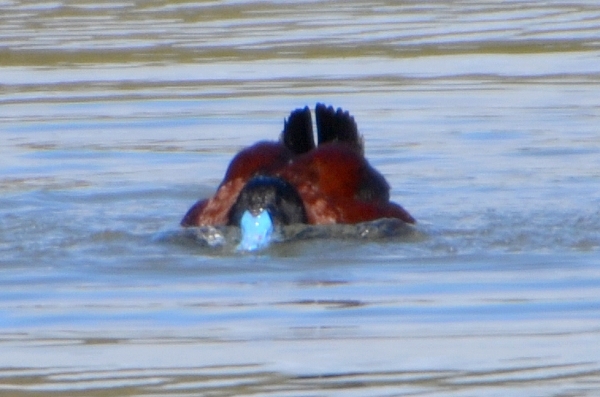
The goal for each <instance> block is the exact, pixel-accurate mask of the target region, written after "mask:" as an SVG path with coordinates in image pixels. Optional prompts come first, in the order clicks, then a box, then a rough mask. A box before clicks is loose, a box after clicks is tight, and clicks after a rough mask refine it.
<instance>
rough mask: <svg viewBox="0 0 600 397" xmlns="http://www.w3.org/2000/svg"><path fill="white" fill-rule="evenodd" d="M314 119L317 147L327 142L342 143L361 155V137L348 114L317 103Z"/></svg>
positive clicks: (352, 118)
mask: <svg viewBox="0 0 600 397" xmlns="http://www.w3.org/2000/svg"><path fill="white" fill-rule="evenodd" d="M315 118H316V119H317V136H318V142H319V145H321V144H323V143H327V142H344V143H345V144H348V145H349V146H350V147H352V148H353V149H354V150H356V151H357V152H358V153H361V154H362V153H363V141H362V137H361V136H360V135H359V134H358V127H357V126H356V122H355V121H354V117H352V116H351V115H350V113H348V112H345V111H343V110H342V109H341V108H338V109H337V110H335V109H334V108H333V106H329V107H327V106H325V105H323V104H322V103H317V106H316V108H315Z"/></svg>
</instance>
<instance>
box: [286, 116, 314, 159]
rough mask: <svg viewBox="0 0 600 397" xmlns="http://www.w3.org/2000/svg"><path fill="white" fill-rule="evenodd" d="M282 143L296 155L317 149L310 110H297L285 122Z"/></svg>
mask: <svg viewBox="0 0 600 397" xmlns="http://www.w3.org/2000/svg"><path fill="white" fill-rule="evenodd" d="M281 141H282V142H283V144H284V145H285V146H286V147H287V148H288V149H290V150H291V151H292V153H294V154H302V153H306V152H309V151H311V150H312V149H314V148H315V140H314V138H313V128H312V118H311V117H310V109H309V108H308V106H306V107H305V108H304V109H296V110H294V111H293V112H292V113H290V117H288V119H287V120H284V123H283V132H282V133H281Z"/></svg>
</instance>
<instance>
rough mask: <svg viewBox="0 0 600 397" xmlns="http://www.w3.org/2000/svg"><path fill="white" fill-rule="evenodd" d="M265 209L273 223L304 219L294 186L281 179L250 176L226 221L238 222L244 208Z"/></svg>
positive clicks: (279, 224) (252, 209)
mask: <svg viewBox="0 0 600 397" xmlns="http://www.w3.org/2000/svg"><path fill="white" fill-rule="evenodd" d="M265 210H266V211H267V212H268V213H269V215H270V216H271V219H272V221H273V223H274V224H275V225H276V226H281V225H290V224H293V223H307V217H306V211H305V210H304V204H303V203H302V199H301V198H300V196H299V195H298V192H297V191H296V189H295V188H294V187H293V186H292V185H290V184H289V183H288V182H286V181H284V180H283V179H280V178H276V177H270V176H256V177H254V178H252V179H251V180H250V181H248V183H246V186H244V188H243V189H242V191H241V192H240V194H239V196H238V198H237V200H236V202H235V204H234V205H233V207H231V210H230V211H229V225H235V226H239V225H240V221H241V219H242V216H243V215H244V212H246V211H249V212H250V213H252V214H253V215H257V214H258V213H260V212H262V211H265Z"/></svg>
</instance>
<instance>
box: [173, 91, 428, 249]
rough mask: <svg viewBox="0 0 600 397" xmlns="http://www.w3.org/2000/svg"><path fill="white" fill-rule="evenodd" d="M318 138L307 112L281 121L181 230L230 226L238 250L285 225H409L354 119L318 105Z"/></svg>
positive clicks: (238, 160) (235, 163)
mask: <svg viewBox="0 0 600 397" xmlns="http://www.w3.org/2000/svg"><path fill="white" fill-rule="evenodd" d="M315 124H316V130H317V133H316V138H317V141H316V143H315V137H314V133H313V124H312V115H311V111H310V108H309V107H308V106H306V107H304V108H298V109H296V110H293V111H292V112H291V113H290V115H289V117H288V118H287V119H284V126H283V131H282V132H281V134H280V137H279V139H278V140H276V141H259V142H257V143H255V144H253V145H251V146H249V147H246V148H244V149H242V150H241V151H239V152H238V153H237V154H236V155H235V156H234V157H233V159H232V160H231V162H230V163H229V166H228V168H227V170H226V172H225V176H224V178H223V181H222V182H221V183H220V184H219V186H218V188H217V191H216V193H215V194H214V195H213V196H212V197H209V198H205V199H201V200H199V201H197V202H196V203H195V204H194V205H192V207H191V208H190V209H189V210H188V211H187V213H186V214H185V215H184V217H183V219H182V220H181V226H183V227H196V226H214V227H218V226H235V227H239V228H240V229H241V241H240V245H239V246H238V248H239V249H240V250H243V251H253V250H257V249H261V248H264V247H266V246H268V245H269V244H270V242H271V240H272V236H273V233H274V231H275V230H277V228H280V227H283V226H286V225H291V224H297V223H300V224H308V225H332V224H356V223H361V222H369V221H374V220H377V219H382V218H392V219H398V220H400V221H402V222H404V223H407V224H415V223H416V220H415V218H413V217H412V215H410V213H409V212H408V211H407V210H405V209H404V208H403V207H402V206H401V205H399V204H397V203H395V202H393V201H391V200H390V186H389V184H388V182H387V181H386V179H385V178H384V176H383V175H382V174H381V173H379V172H378V171H377V170H376V169H375V168H373V166H372V165H371V164H370V163H369V162H368V161H367V159H366V158H365V155H364V140H363V137H362V136H361V135H360V134H359V132H358V127H357V125H356V122H355V120H354V117H353V116H352V115H350V113H349V112H347V111H344V110H343V109H341V108H337V109H335V108H334V107H333V106H326V105H324V104H322V103H317V105H316V107H315Z"/></svg>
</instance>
